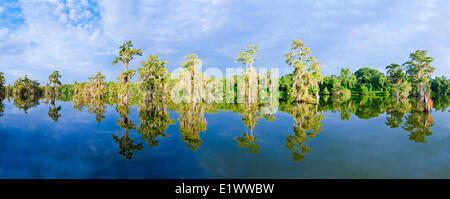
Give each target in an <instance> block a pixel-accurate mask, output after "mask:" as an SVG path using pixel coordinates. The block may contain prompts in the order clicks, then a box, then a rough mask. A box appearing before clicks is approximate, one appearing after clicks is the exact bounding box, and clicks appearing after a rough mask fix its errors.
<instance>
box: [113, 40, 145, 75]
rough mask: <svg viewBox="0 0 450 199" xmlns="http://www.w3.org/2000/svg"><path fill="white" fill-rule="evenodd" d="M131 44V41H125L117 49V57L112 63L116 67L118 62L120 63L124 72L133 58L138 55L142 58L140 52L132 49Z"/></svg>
mask: <svg viewBox="0 0 450 199" xmlns="http://www.w3.org/2000/svg"><path fill="white" fill-rule="evenodd" d="M132 47H133V43H132V42H131V41H127V40H125V42H123V44H122V45H120V47H119V56H118V57H116V58H114V61H113V62H112V64H113V65H116V64H117V63H118V62H120V63H122V64H123V65H124V66H125V71H127V70H128V64H129V63H130V61H131V60H133V58H134V56H136V55H139V56H142V50H141V49H136V48H132Z"/></svg>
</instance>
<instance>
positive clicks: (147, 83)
mask: <svg viewBox="0 0 450 199" xmlns="http://www.w3.org/2000/svg"><path fill="white" fill-rule="evenodd" d="M166 64H167V61H159V60H158V55H149V58H148V59H147V61H145V62H141V65H142V66H143V68H138V72H139V81H138V84H139V87H140V89H141V90H142V91H144V92H145V93H146V95H145V96H146V97H145V100H146V102H148V100H149V93H150V92H152V96H151V97H152V99H155V98H156V96H155V95H156V93H157V92H160V93H161V95H162V97H163V96H164V93H163V92H165V87H166V85H167V81H168V79H169V72H168V71H167V69H166V67H165V65H166Z"/></svg>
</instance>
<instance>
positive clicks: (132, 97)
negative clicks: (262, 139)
mask: <svg viewBox="0 0 450 199" xmlns="http://www.w3.org/2000/svg"><path fill="white" fill-rule="evenodd" d="M258 52H259V49H258V46H257V45H255V46H251V45H248V46H247V49H245V50H244V51H243V52H241V53H239V54H238V56H237V58H236V59H235V60H234V61H235V62H240V63H242V64H243V65H244V66H245V70H244V71H243V73H242V74H241V75H234V76H232V77H229V78H214V77H208V76H206V75H205V73H202V72H201V71H200V70H201V63H202V60H201V59H200V58H199V57H198V56H197V55H196V54H191V55H188V56H186V57H185V62H183V63H181V64H180V65H181V66H182V70H181V72H179V73H178V74H171V73H169V72H168V70H167V69H166V67H165V65H166V64H167V63H168V62H167V61H161V60H159V58H158V55H152V54H150V55H149V57H148V59H147V60H146V61H143V62H141V67H138V68H137V70H135V69H132V68H134V65H131V66H130V63H131V61H132V60H133V58H134V57H135V56H142V51H141V49H136V48H133V43H132V42H131V41H125V42H124V43H123V44H122V45H121V46H120V47H119V56H117V57H116V58H115V59H114V60H113V62H112V64H113V65H117V64H119V63H120V64H122V65H123V67H124V71H123V72H122V73H121V74H120V76H119V77H117V81H116V82H113V81H110V82H106V81H105V78H106V77H105V76H104V75H103V74H102V73H101V72H98V73H97V74H96V75H95V76H92V77H89V82H76V81H75V82H74V84H64V85H62V84H61V82H60V79H61V75H60V73H59V71H54V72H53V73H52V74H50V76H49V82H48V83H46V84H45V86H41V85H40V84H39V83H38V82H37V81H35V80H31V79H29V78H28V76H27V75H25V76H24V77H23V78H19V79H18V80H16V81H15V82H14V84H13V85H4V84H5V83H4V82H5V81H4V73H2V72H0V96H1V97H2V98H5V97H14V98H23V99H25V98H29V99H34V98H41V97H43V98H45V99H46V101H48V100H52V99H53V100H54V99H59V100H64V101H74V102H75V103H76V102H79V101H88V100H93V101H109V102H110V103H116V104H121V105H124V106H128V104H129V103H130V101H132V104H136V103H138V102H139V101H143V102H144V103H145V104H147V105H148V104H149V103H150V102H151V101H154V100H158V101H167V99H168V98H170V97H171V95H174V93H176V95H179V97H178V98H179V101H178V102H185V103H200V102H206V103H211V102H215V103H217V102H224V103H225V102H226V103H243V102H245V103H247V104H248V105H250V104H251V103H262V102H266V103H267V102H270V103H273V101H274V99H276V96H278V99H276V100H279V101H281V102H294V103H311V104H318V103H319V99H320V98H321V97H323V96H331V97H333V98H334V99H335V100H340V101H342V100H344V101H345V100H346V99H349V98H351V97H352V96H355V95H359V96H373V97H375V96H377V97H392V98H393V99H394V100H395V101H396V102H398V101H401V100H405V99H408V98H415V99H416V100H418V102H420V103H421V104H422V107H423V111H425V112H427V111H429V110H430V109H431V107H432V106H433V100H432V98H433V97H436V96H443V97H447V96H448V95H449V94H450V79H449V78H447V77H445V76H442V77H435V78H431V75H432V73H433V72H434V67H433V66H432V65H431V63H432V62H433V58H432V57H429V56H427V51H424V50H417V51H415V52H414V53H411V54H410V56H409V57H410V59H409V60H407V61H406V62H405V63H404V64H402V65H401V66H400V65H398V64H396V63H392V64H391V65H389V66H386V70H387V73H386V74H384V73H383V72H380V71H378V70H376V69H371V68H368V67H363V68H360V69H358V70H357V71H355V72H354V73H352V72H351V71H350V70H349V69H348V68H342V69H341V72H340V74H339V75H334V74H333V75H331V76H328V77H324V76H322V75H321V74H320V70H321V66H322V64H321V63H320V62H318V61H317V60H316V58H315V57H314V56H312V55H311V51H310V49H309V48H308V47H306V46H305V45H304V44H303V43H302V42H301V41H300V40H294V41H293V42H292V45H291V50H290V52H288V53H287V54H285V58H286V64H287V65H288V66H290V67H293V69H294V71H293V72H292V73H291V74H287V75H284V76H282V77H279V78H277V79H275V78H274V77H273V74H272V72H271V71H269V72H267V74H263V75H261V74H258V73H257V72H256V69H255V67H253V64H254V62H255V61H256V54H257V53H258ZM136 71H137V72H136ZM136 73H138V74H137V76H138V81H137V82H131V79H132V78H133V77H134V76H136ZM180 84H181V85H183V86H184V87H183V88H176V87H177V86H179V85H180ZM177 89H178V90H177ZM172 90H175V92H171V91H172ZM262 94H265V95H262ZM172 99H173V98H172ZM173 101H174V100H173Z"/></svg>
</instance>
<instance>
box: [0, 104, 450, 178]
mask: <svg viewBox="0 0 450 199" xmlns="http://www.w3.org/2000/svg"><path fill="white" fill-rule="evenodd" d="M13 101H14V100H13V99H10V100H9V101H8V100H7V99H5V100H3V106H2V111H3V113H1V114H0V115H2V116H1V117H0V137H1V139H0V178H450V119H449V112H448V110H447V107H444V108H441V109H442V110H433V111H432V113H431V114H429V115H426V114H422V113H419V112H414V111H410V110H405V108H404V107H403V105H402V106H400V105H399V106H397V107H394V106H392V104H391V103H390V102H380V101H378V102H376V101H372V102H371V105H367V102H361V101H352V102H347V103H342V104H338V105H336V104H334V105H333V104H328V105H327V107H326V106H321V107H314V106H312V105H299V106H289V107H287V108H286V106H284V108H283V107H281V108H280V110H279V111H278V112H277V113H275V114H273V115H267V114H265V115H264V114H262V113H261V110H260V108H258V107H257V106H256V107H246V108H243V109H239V110H241V111H239V110H237V109H236V110H235V109H233V108H228V109H226V108H225V109H215V110H210V109H211V108H208V107H205V106H202V105H196V106H195V107H194V106H193V105H191V106H189V105H186V106H178V107H175V108H170V106H169V108H167V110H166V112H163V111H162V109H161V107H160V106H158V108H153V109H152V108H147V109H143V108H142V107H140V106H138V105H134V106H131V107H130V108H129V109H128V112H127V111H126V108H125V109H124V110H122V109H121V108H120V107H117V106H116V105H105V106H104V109H101V110H95V109H91V110H90V109H89V108H88V107H83V108H81V110H75V109H74V104H73V103H72V102H62V101H56V102H55V103H54V105H52V104H51V103H48V104H45V103H44V102H43V100H41V101H40V103H39V104H37V105H35V106H34V107H31V108H29V109H27V108H23V107H20V106H17V105H15V104H14V103H13ZM380 103H381V104H382V105H380ZM412 106H414V105H412ZM24 110H26V113H25V111H24ZM145 110H150V111H147V112H146V111H145ZM283 110H284V111H283ZM96 111H97V112H96ZM165 115H167V116H168V117H165ZM293 115H294V116H295V117H293ZM155 118H156V119H155ZM146 127H147V128H146ZM166 127H167V128H166ZM139 129H140V130H139ZM161 129H162V130H161ZM145 132H147V133H145ZM149 132H151V133H149Z"/></svg>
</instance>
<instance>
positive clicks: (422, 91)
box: [403, 50, 434, 96]
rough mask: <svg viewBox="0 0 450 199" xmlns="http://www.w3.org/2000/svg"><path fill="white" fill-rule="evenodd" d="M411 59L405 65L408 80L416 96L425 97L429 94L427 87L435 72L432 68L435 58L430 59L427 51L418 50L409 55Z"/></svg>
mask: <svg viewBox="0 0 450 199" xmlns="http://www.w3.org/2000/svg"><path fill="white" fill-rule="evenodd" d="M409 59H410V60H409V61H407V62H405V63H404V64H403V65H404V66H405V67H406V74H407V76H408V80H409V82H411V84H412V86H413V90H414V91H415V92H416V95H421V96H425V95H426V94H427V91H426V88H427V86H426V85H427V84H428V81H429V79H430V77H431V74H432V73H433V72H434V67H433V66H431V62H433V60H434V58H432V57H428V56H427V51H425V50H417V51H416V52H414V53H411V54H410V55H409Z"/></svg>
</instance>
